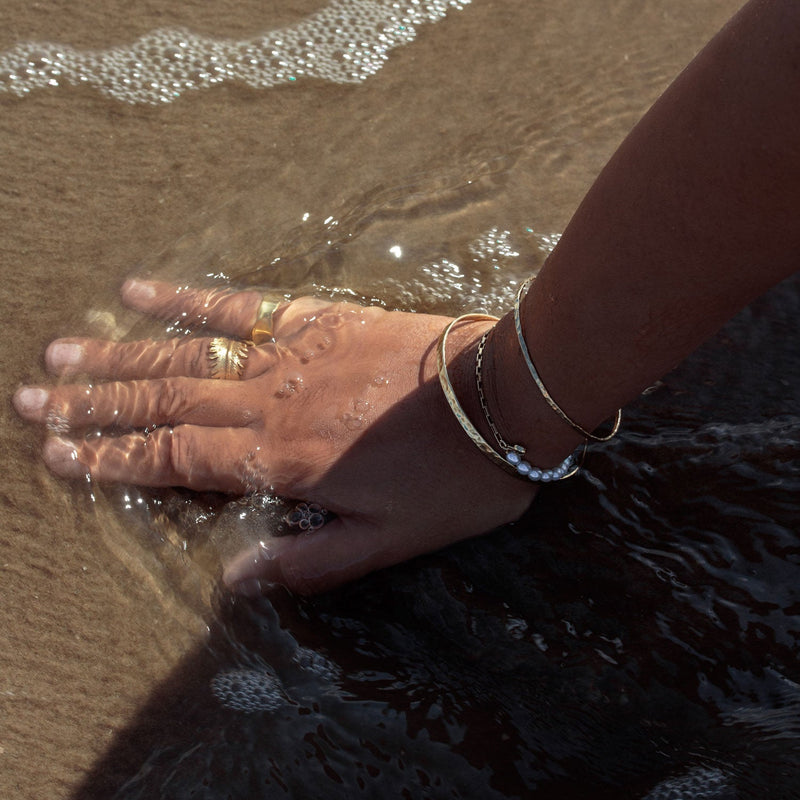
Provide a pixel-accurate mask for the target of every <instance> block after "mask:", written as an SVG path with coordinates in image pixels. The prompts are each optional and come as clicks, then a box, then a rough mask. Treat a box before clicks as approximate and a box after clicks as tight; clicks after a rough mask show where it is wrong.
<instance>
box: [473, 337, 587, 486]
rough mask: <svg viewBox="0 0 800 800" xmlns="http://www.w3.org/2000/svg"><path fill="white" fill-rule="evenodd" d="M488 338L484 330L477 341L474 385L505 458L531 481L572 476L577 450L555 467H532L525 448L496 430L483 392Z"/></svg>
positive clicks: (575, 466)
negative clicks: (512, 442)
mask: <svg viewBox="0 0 800 800" xmlns="http://www.w3.org/2000/svg"><path fill="white" fill-rule="evenodd" d="M488 338H489V331H486V332H485V333H484V334H483V336H481V340H480V342H478V353H477V356H476V358H475V385H476V386H477V388H478V400H479V401H480V404H481V410H482V411H483V416H484V418H485V419H486V424H487V425H488V426H489V430H490V431H491V432H492V436H494V438H495V440H496V441H497V444H498V445H500V448H501V450H503V453H504V456H505V460H506V461H507V462H508V463H509V464H510V465H511V466H512V467H513V468H514V469H515V470H516V472H517V474H518V475H520V476H521V477H523V478H528V479H529V480H532V481H542V482H543V483H547V482H548V481H561V480H564V478H570V477H572V476H573V475H574V474H575V473H576V472H578V470H579V469H580V464H579V462H578V457H577V456H576V454H577V452H578V451H577V450H576V451H575V452H574V453H570V454H569V455H568V456H567V457H566V458H565V459H564V460H563V461H562V462H561V463H560V464H559V465H558V466H557V467H553V468H552V469H540V468H539V467H534V466H533V465H532V464H530V463H529V462H528V461H526V460H525V452H526V450H525V448H524V447H523V446H522V445H521V444H509V443H508V442H507V441H506V440H505V439H504V438H503V437H502V436H501V435H500V431H499V430H497V425H495V422H494V420H493V419H492V415H491V414H490V413H489V406H488V404H487V402H486V396H485V395H484V392H483V350H484V348H485V347H486V340H487V339H488ZM585 451H586V441H585V440H584V443H583V452H585Z"/></svg>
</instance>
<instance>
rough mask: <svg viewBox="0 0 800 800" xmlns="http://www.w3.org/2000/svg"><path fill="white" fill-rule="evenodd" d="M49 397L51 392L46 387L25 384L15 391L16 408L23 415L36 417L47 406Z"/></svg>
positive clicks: (29, 417) (14, 401)
mask: <svg viewBox="0 0 800 800" xmlns="http://www.w3.org/2000/svg"><path fill="white" fill-rule="evenodd" d="M49 397H50V393H49V392H48V391H47V390H46V389H37V388H35V387H32V386H25V387H23V388H22V389H18V390H17V391H16V392H15V393H14V398H13V403H14V408H16V409H17V413H18V414H19V415H20V416H21V417H26V418H28V419H31V418H34V419H36V418H38V417H39V416H40V414H39V412H40V411H41V410H42V409H43V408H44V407H45V404H46V403H47V399H48V398H49Z"/></svg>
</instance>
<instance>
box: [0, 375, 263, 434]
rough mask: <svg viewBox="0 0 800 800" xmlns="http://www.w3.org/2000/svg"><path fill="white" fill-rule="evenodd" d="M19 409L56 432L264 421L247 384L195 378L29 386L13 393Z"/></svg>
mask: <svg viewBox="0 0 800 800" xmlns="http://www.w3.org/2000/svg"><path fill="white" fill-rule="evenodd" d="M14 406H15V407H16V409H17V412H18V413H19V414H20V416H22V417H23V418H24V419H27V420H28V421H29V422H38V423H40V424H46V425H49V426H50V427H51V428H52V429H54V430H56V431H63V430H68V429H75V428H88V427H94V426H98V427H101V428H107V427H110V426H121V427H131V428H137V427H139V428H144V427H152V426H157V425H176V424H179V423H191V424H194V425H207V426H212V427H242V426H247V425H251V424H253V423H254V422H257V421H258V420H259V419H260V416H259V413H258V411H257V406H255V405H254V404H253V403H252V402H251V398H250V397H249V395H248V394H247V392H246V388H245V384H243V383H240V382H239V381H215V380H196V379H194V378H163V379H156V380H146V381H124V382H119V381H117V382H113V383H101V384H97V385H92V386H81V385H77V384H67V385H64V386H55V387H51V388H44V387H35V386H26V387H24V388H22V389H20V390H19V391H18V392H17V393H16V394H15V395H14Z"/></svg>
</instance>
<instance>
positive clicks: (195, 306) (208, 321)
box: [122, 279, 262, 339]
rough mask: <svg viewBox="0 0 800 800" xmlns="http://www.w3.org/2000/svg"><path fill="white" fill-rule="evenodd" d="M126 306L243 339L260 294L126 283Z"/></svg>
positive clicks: (124, 297)
mask: <svg viewBox="0 0 800 800" xmlns="http://www.w3.org/2000/svg"><path fill="white" fill-rule="evenodd" d="M122 299H123V301H124V302H125V304H126V305H128V306H130V307H131V308H133V309H136V310H137V311H141V312H143V313H145V314H150V315H151V316H154V317H159V318H161V319H176V320H180V321H181V322H182V323H183V324H185V325H187V326H195V325H202V326H206V327H209V328H212V329H214V330H218V331H222V332H224V333H227V334H228V335H230V336H238V337H240V338H242V339H247V338H248V337H249V336H250V333H251V331H252V329H253V324H254V323H255V321H256V316H257V314H258V308H259V306H260V305H261V299H262V294H261V292H257V291H245V292H231V291H230V290H228V289H191V288H188V287H185V286H175V285H174V284H171V283H163V282H162V281H144V280H136V279H133V280H129V281H126V283H125V284H124V286H123V287H122Z"/></svg>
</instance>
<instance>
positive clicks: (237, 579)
mask: <svg viewBox="0 0 800 800" xmlns="http://www.w3.org/2000/svg"><path fill="white" fill-rule="evenodd" d="M390 540H391V537H390V536H388V535H386V533H385V532H379V531H378V530H377V529H376V528H375V526H374V525H373V524H372V523H369V522H366V521H363V520H354V519H352V518H345V517H337V518H336V519H334V520H332V521H331V522H329V523H328V524H327V525H325V527H323V528H321V529H320V530H318V531H315V532H314V533H302V534H298V535H295V536H279V537H273V538H270V539H269V540H266V541H263V542H259V544H258V545H256V546H255V547H254V548H252V549H251V550H249V551H247V552H245V553H242V554H241V555H239V556H238V557H237V558H236V559H234V561H232V562H231V563H230V564H229V565H228V566H227V567H226V568H225V571H224V573H223V576H222V580H223V582H224V583H225V585H226V586H228V587H229V588H230V589H232V590H233V591H235V592H237V593H239V594H244V595H249V596H251V595H256V594H259V593H260V592H261V591H262V590H263V589H265V588H268V586H269V584H275V583H277V584H280V585H281V586H285V587H286V588H287V589H289V590H291V591H293V592H296V593H298V594H304V595H305V594H316V593H318V592H323V591H327V590H328V589H332V588H334V587H335V586H339V585H341V584H343V583H346V582H348V581H351V580H355V579H356V578H359V577H361V576H363V575H366V574H367V573H368V572H371V571H373V570H376V569H380V568H382V567H386V566H389V565H390V564H394V563H396V562H397V561H400V560H401V559H402V558H408V557H410V556H408V555H402V554H395V555H393V554H392V552H391V548H390V547H389V545H388V542H389V541H390Z"/></svg>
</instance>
